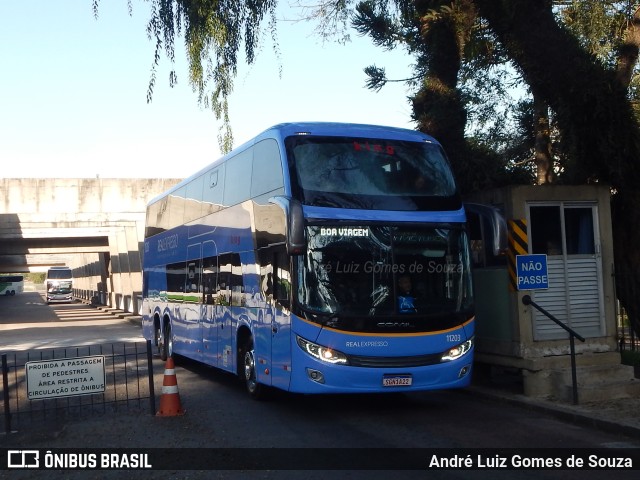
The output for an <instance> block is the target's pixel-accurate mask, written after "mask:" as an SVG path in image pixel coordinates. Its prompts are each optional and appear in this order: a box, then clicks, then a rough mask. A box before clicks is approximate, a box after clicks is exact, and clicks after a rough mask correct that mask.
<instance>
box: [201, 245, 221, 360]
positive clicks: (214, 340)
mask: <svg viewBox="0 0 640 480" xmlns="http://www.w3.org/2000/svg"><path fill="white" fill-rule="evenodd" d="M217 285H218V251H217V248H216V244H215V243H214V242H213V241H211V240H209V241H206V242H204V243H203V244H202V317H201V321H200V333H201V335H202V361H203V362H204V363H206V364H208V365H212V366H214V367H217V366H218V330H217V327H216V299H217V291H216V287H217Z"/></svg>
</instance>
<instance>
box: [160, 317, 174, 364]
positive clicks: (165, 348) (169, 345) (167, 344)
mask: <svg viewBox="0 0 640 480" xmlns="http://www.w3.org/2000/svg"><path fill="white" fill-rule="evenodd" d="M158 350H159V352H160V360H163V361H165V360H166V359H167V358H169V357H171V356H172V355H173V337H172V336H171V324H170V323H169V322H167V323H166V324H165V326H164V335H160V341H159V342H158Z"/></svg>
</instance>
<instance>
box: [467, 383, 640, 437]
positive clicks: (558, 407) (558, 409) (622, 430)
mask: <svg viewBox="0 0 640 480" xmlns="http://www.w3.org/2000/svg"><path fill="white" fill-rule="evenodd" d="M462 391H464V392H466V393H467V394H469V395H477V396H481V397H484V398H487V399H491V400H496V401H500V402H503V403H507V404H510V405H517V406H521V407H525V408H527V409H529V410H535V411H537V412H541V413H545V414H548V415H552V416H554V417H557V418H560V419H562V420H566V421H568V422H571V423H575V424H579V425H583V426H586V427H592V428H596V429H598V430H602V431H605V432H608V433H615V434H617V435H620V434H623V435H626V436H628V437H632V438H636V439H640V427H639V426H636V425H632V424H630V423H628V422H625V421H624V420H620V421H617V420H612V419H609V418H604V417H602V416H600V415H599V414H598V411H597V407H596V406H593V407H592V409H589V408H588V407H584V406H580V405H567V404H557V403H555V402H552V401H549V400H544V399H537V398H532V397H527V396H525V395H522V394H517V393H510V392H505V391H501V390H500V389H492V388H489V387H481V386H470V387H467V388H466V389H464V390H462ZM638 414H639V415H640V413H638Z"/></svg>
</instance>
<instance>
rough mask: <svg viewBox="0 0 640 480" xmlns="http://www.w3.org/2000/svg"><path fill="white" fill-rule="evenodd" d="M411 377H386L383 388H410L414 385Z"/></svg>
mask: <svg viewBox="0 0 640 480" xmlns="http://www.w3.org/2000/svg"><path fill="white" fill-rule="evenodd" d="M412 380H413V379H412V378H411V375H385V376H383V377H382V386H383V387H408V386H409V385H411V383H412Z"/></svg>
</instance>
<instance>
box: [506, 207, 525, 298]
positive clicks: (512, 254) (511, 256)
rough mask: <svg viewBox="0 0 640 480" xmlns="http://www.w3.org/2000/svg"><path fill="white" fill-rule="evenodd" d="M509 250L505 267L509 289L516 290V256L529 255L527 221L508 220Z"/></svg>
mask: <svg viewBox="0 0 640 480" xmlns="http://www.w3.org/2000/svg"><path fill="white" fill-rule="evenodd" d="M508 225H509V238H508V242H509V248H508V250H507V265H508V269H509V289H510V290H511V291H512V292H515V291H517V290H518V279H517V278H516V255H528V254H529V240H528V235H527V221H526V220H525V219H524V218H522V219H516V220H509V223H508Z"/></svg>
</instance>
